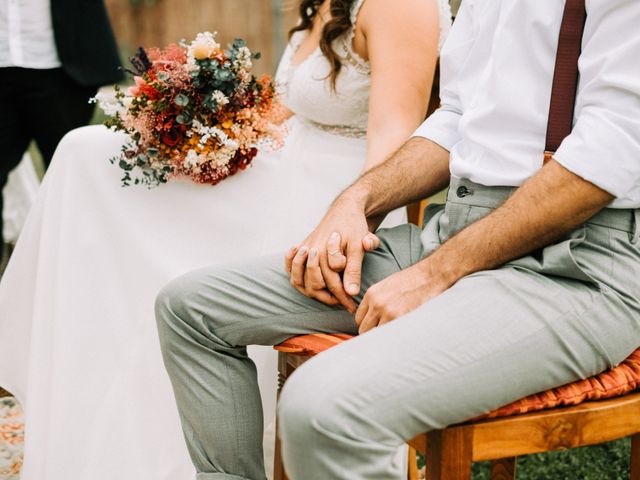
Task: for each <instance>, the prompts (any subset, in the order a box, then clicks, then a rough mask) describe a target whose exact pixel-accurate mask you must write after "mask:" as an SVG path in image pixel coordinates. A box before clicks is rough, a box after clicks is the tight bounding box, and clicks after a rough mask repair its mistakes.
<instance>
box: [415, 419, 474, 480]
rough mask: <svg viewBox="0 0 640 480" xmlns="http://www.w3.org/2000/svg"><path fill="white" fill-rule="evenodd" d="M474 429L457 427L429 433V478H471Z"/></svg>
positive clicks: (453, 479) (444, 479)
mask: <svg viewBox="0 0 640 480" xmlns="http://www.w3.org/2000/svg"><path fill="white" fill-rule="evenodd" d="M472 449H473V445H472V431H471V428H469V427H455V428H450V429H446V430H438V431H435V432H430V433H428V434H427V457H426V460H427V472H426V473H427V480H471V459H472V458H473V451H472Z"/></svg>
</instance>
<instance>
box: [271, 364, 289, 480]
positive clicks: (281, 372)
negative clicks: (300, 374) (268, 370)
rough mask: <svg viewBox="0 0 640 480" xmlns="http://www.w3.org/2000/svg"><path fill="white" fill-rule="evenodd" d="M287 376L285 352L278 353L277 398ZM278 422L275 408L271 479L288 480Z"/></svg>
mask: <svg viewBox="0 0 640 480" xmlns="http://www.w3.org/2000/svg"><path fill="white" fill-rule="evenodd" d="M288 376H289V366H288V364H287V354H286V353H282V352H279V353H278V398H280V392H281V391H282V387H283V386H284V382H286V381H287V378H288ZM279 424H280V422H278V413H277V410H276V445H275V449H274V458H273V480H288V479H287V474H286V473H285V471H284V464H283V463H282V446H281V445H280V431H279V430H280V425H279Z"/></svg>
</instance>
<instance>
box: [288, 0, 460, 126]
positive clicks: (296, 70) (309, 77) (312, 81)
mask: <svg viewBox="0 0 640 480" xmlns="http://www.w3.org/2000/svg"><path fill="white" fill-rule="evenodd" d="M425 1H426V0H425ZM429 1H432V0H429ZM364 2H365V0H357V1H356V2H354V5H353V7H352V11H351V24H352V25H353V27H352V28H351V29H350V30H349V31H348V32H347V33H346V34H345V35H343V36H342V37H341V38H339V39H337V40H336V41H335V42H334V44H333V48H334V50H335V52H336V53H337V54H338V55H339V56H340V57H341V58H342V64H343V67H342V70H341V71H340V74H339V75H338V78H337V80H336V87H335V89H334V88H333V87H332V85H331V81H330V78H329V76H330V72H331V65H330V64H329V61H328V60H327V59H326V57H325V56H324V55H323V54H322V52H321V51H320V48H317V49H316V50H315V51H314V52H313V53H312V54H311V55H309V56H308V57H307V58H306V59H304V60H303V61H302V62H301V63H299V64H297V65H294V64H293V62H292V59H293V57H294V55H295V52H296V51H297V50H298V48H299V47H300V45H301V44H302V42H303V41H304V39H305V38H306V35H307V32H306V31H302V32H296V33H295V34H294V35H293V36H292V38H291V41H290V42H289V45H288V46H287V49H286V50H285V52H284V55H283V56H282V60H281V62H280V66H279V68H278V73H277V75H276V80H277V83H278V85H279V89H280V93H281V95H282V98H283V102H284V104H285V105H286V106H287V108H289V109H290V110H291V111H292V112H294V113H295V114H296V116H297V117H298V118H299V119H300V120H303V121H306V122H308V123H310V124H312V125H314V126H316V127H317V128H320V129H321V130H326V131H329V132H333V133H337V134H340V135H342V136H349V137H365V136H366V132H367V122H368V117H369V93H370V91H371V66H370V64H369V62H368V61H366V60H364V59H363V58H361V57H360V56H359V55H358V54H357V53H356V52H355V51H354V50H353V38H354V36H355V26H356V21H357V17H358V12H359V11H360V9H361V8H362V5H363V4H364ZM438 5H439V11H440V30H441V32H440V45H441V46H442V43H443V42H444V40H445V39H446V37H447V34H448V32H449V29H450V26H451V9H450V7H449V2H448V0H438Z"/></svg>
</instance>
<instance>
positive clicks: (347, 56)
mask: <svg viewBox="0 0 640 480" xmlns="http://www.w3.org/2000/svg"><path fill="white" fill-rule="evenodd" d="M365 1H366V0H356V1H355V2H354V3H353V5H352V6H351V28H350V29H349V31H348V32H347V33H346V34H345V35H344V37H343V38H342V39H341V40H337V41H336V43H337V44H338V45H336V46H337V48H338V54H339V55H340V56H341V57H343V59H344V60H345V61H346V62H347V63H349V64H350V65H351V66H353V67H354V68H355V69H356V70H358V71H359V72H360V73H362V74H365V75H369V74H371V65H370V64H369V62H368V61H366V60H365V59H364V58H362V57H361V56H360V55H358V53H357V52H356V51H354V50H353V39H354V38H355V36H356V25H357V23H358V14H359V13H360V10H361V9H362V6H363V5H364V2H365Z"/></svg>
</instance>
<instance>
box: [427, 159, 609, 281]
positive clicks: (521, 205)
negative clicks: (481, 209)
mask: <svg viewBox="0 0 640 480" xmlns="http://www.w3.org/2000/svg"><path fill="white" fill-rule="evenodd" d="M612 200H613V196H612V195H611V194H609V193H607V192H605V191H604V190H602V189H600V188H598V187H596V186H595V185H593V184H592V183H590V182H587V181H586V180H583V179H582V178H580V177H578V176H577V175H575V174H573V173H571V172H570V171H569V170H567V169H565V168H564V167H562V166H561V165H560V164H558V163H557V162H555V161H551V162H549V164H547V165H546V166H545V167H544V168H543V169H542V170H541V171H540V172H538V174H536V175H535V176H534V177H532V178H531V179H530V180H529V181H527V182H526V183H525V184H524V185H523V186H522V187H520V188H519V189H518V190H516V192H515V193H514V194H513V195H512V196H511V197H510V198H509V199H508V200H507V201H506V202H505V203H504V204H503V205H502V206H500V207H499V208H497V209H496V210H495V211H493V212H492V213H491V214H489V215H488V216H486V217H485V218H483V219H482V220H479V221H478V222H475V223H474V224H472V225H470V226H468V227H467V228H466V229H464V230H462V231H461V232H460V233H458V234H457V235H455V236H454V237H453V238H451V239H450V240H449V241H448V242H446V243H445V244H444V245H443V246H442V247H440V248H439V249H438V250H437V251H436V252H435V253H434V254H432V255H431V256H429V257H428V258H427V259H425V260H423V261H422V264H423V267H424V268H425V269H426V271H427V272H428V273H429V274H431V275H435V276H436V277H438V278H440V280H441V281H443V282H444V283H445V284H447V285H453V284H454V283H455V282H457V281H458V280H459V279H461V278H462V277H465V276H467V275H469V274H471V273H474V272H478V271H482V270H490V269H493V268H497V267H499V266H501V265H503V264H505V263H507V262H509V261H511V260H514V259H516V258H520V257H522V256H524V255H527V254H528V253H530V252H532V251H534V250H537V249H539V248H541V247H545V246H547V245H549V244H551V243H552V242H554V241H556V240H558V239H559V238H561V237H562V236H564V235H566V234H567V233H569V232H571V231H573V230H575V229H576V228H577V227H578V226H579V225H581V224H582V223H584V222H585V221H587V220H588V219H589V218H591V217H592V216H593V215H595V214H596V213H597V212H598V211H600V210H601V209H603V208H604V207H606V206H607V205H608V204H609V203H610V202H611V201H612Z"/></svg>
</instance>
